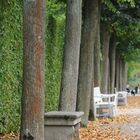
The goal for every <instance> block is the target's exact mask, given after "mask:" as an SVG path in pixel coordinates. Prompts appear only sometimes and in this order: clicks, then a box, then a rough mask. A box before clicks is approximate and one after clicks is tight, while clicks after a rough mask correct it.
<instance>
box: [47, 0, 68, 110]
mask: <svg viewBox="0 0 140 140" xmlns="http://www.w3.org/2000/svg"><path fill="white" fill-rule="evenodd" d="M48 2H49V3H48V5H47V7H48V11H47V20H48V22H47V28H46V29H47V32H46V35H47V38H46V46H47V48H46V111H52V110H57V109H58V101H59V93H60V81H61V70H62V56H63V46H64V26H65V15H64V14H65V13H64V9H65V5H64V4H62V3H60V4H58V3H56V1H54V2H52V1H48ZM56 7H57V8H56Z"/></svg>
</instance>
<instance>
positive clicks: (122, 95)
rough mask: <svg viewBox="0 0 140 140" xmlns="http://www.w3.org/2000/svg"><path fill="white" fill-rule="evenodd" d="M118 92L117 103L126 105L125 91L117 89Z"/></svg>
mask: <svg viewBox="0 0 140 140" xmlns="http://www.w3.org/2000/svg"><path fill="white" fill-rule="evenodd" d="M117 94H118V100H117V104H118V105H127V92H126V91H117Z"/></svg>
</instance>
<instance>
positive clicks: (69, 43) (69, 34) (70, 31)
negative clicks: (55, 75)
mask: <svg viewBox="0 0 140 140" xmlns="http://www.w3.org/2000/svg"><path fill="white" fill-rule="evenodd" d="M81 7H82V2H81V0H67V12H66V31H65V36H66V37H65V48H64V63H63V71H62V82H61V95H60V104H59V110H63V111H75V110H76V97H77V83H78V67H79V52H80V41H81Z"/></svg>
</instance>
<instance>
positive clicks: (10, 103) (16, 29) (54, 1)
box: [0, 0, 65, 132]
mask: <svg viewBox="0 0 140 140" xmlns="http://www.w3.org/2000/svg"><path fill="white" fill-rule="evenodd" d="M0 11H1V12H0V60H1V61H0V132H9V131H17V130H18V129H19V125H20V102H21V101H20V99H21V98H20V97H21V92H22V63H23V62H22V48H23V44H22V42H23V41H22V34H23V33H22V32H23V31H22V3H21V0H2V1H0ZM46 14H47V18H46V19H47V20H46V45H47V47H46V81H45V82H46V90H45V93H46V110H47V111H50V110H57V106H58V99H59V91H60V80H61V68H62V54H63V43H64V41H63V40H64V23H65V4H64V3H63V2H59V1H58V0H47V11H46Z"/></svg>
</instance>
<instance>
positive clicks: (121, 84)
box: [119, 57, 123, 91]
mask: <svg viewBox="0 0 140 140" xmlns="http://www.w3.org/2000/svg"><path fill="white" fill-rule="evenodd" d="M119 61H120V62H119V65H120V66H119V68H120V70H119V87H120V89H119V90H120V91H122V90H123V66H122V65H123V61H122V58H121V57H120V59H119Z"/></svg>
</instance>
